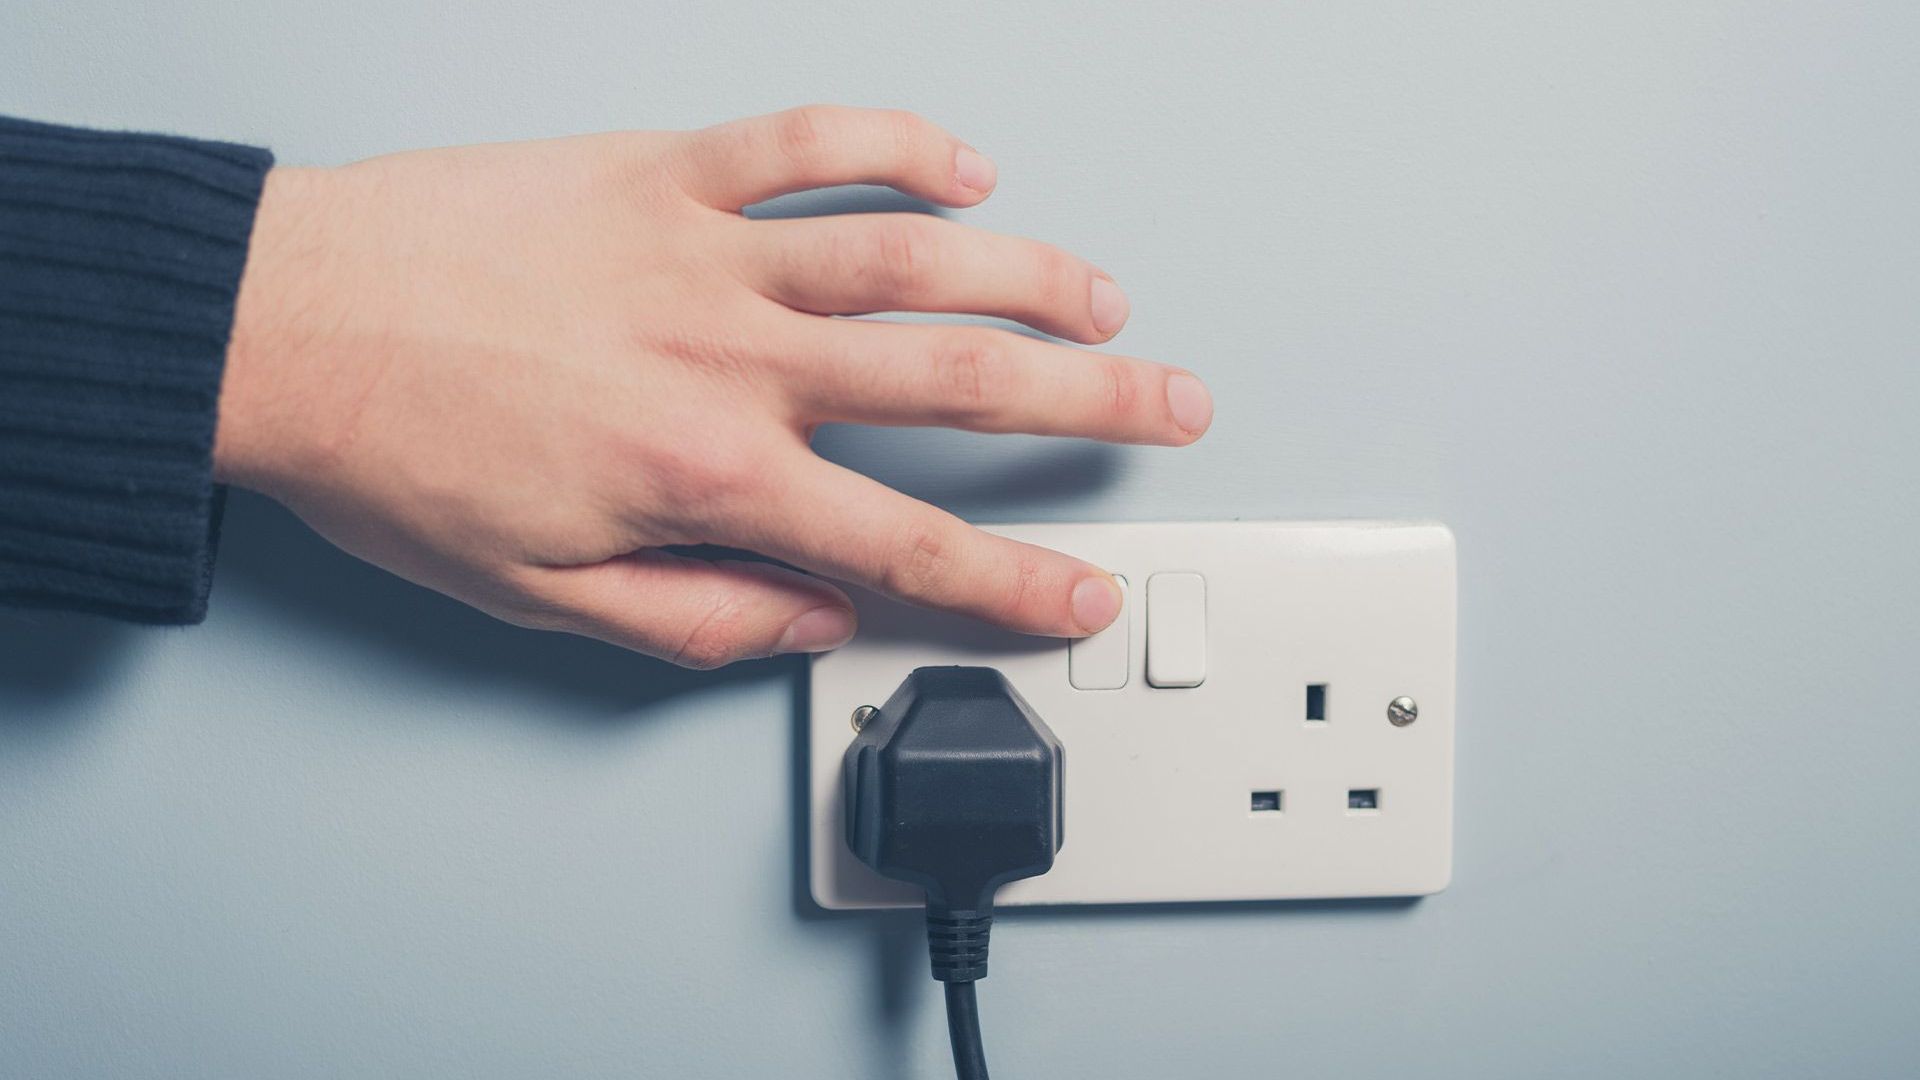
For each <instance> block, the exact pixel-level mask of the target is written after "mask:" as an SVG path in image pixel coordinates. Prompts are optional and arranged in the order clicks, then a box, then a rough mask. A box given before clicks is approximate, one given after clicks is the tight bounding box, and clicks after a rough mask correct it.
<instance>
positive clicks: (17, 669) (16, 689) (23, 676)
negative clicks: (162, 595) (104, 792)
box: [0, 610, 163, 729]
mask: <svg viewBox="0 0 1920 1080" xmlns="http://www.w3.org/2000/svg"><path fill="white" fill-rule="evenodd" d="M160 632H163V631H157V630H154V629H151V628H148V627H139V626H129V625H127V624H125V623H117V622H114V621H112V620H110V619H106V618H102V617H99V616H95V615H76V614H70V613H67V612H38V611H4V610H0V724H5V725H7V726H8V727H9V728H11V729H19V728H21V727H25V726H32V725H35V724H42V723H48V722H51V721H53V720H55V719H57V718H59V717H61V716H63V715H66V714H70V713H72V712H73V711H74V710H75V709H77V708H80V707H83V706H84V704H85V702H86V701H87V700H88V699H89V698H90V697H91V696H92V695H94V694H96V693H99V692H101V691H103V690H105V689H106V688H108V687H110V686H111V685H112V683H113V676H114V674H115V673H116V672H118V671H119V670H120V669H121V668H122V667H123V666H124V665H125V663H126V661H127V660H128V658H129V657H130V656H131V655H132V653H133V652H134V645H135V642H136V641H137V640H138V639H139V638H140V637H141V635H143V634H152V633H160Z"/></svg>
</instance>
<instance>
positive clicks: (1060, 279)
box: [1032, 245, 1087, 311]
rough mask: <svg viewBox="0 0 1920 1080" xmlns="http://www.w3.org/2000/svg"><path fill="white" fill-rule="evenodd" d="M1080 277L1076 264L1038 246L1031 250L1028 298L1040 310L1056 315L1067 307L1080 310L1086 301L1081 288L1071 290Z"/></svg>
mask: <svg viewBox="0 0 1920 1080" xmlns="http://www.w3.org/2000/svg"><path fill="white" fill-rule="evenodd" d="M1084 277H1085V275H1084V274H1083V273H1082V272H1081V269H1080V260H1078V259H1075V258H1074V257H1073V256H1071V255H1068V254H1067V253H1066V252H1064V251H1061V250H1060V249H1059V248H1053V247H1047V246H1045V245H1040V246H1039V247H1037V248H1036V249H1035V251H1034V255H1033V297H1032V298H1033V301H1034V302H1035V303H1036V304H1038V305H1039V306H1040V308H1041V309H1042V310H1046V311H1060V310H1064V309H1066V308H1067V307H1068V306H1069V305H1073V306H1074V307H1076V309H1079V310H1084V307H1085V304H1086V299H1087V297H1086V290H1085V287H1084V286H1082V287H1081V288H1078V289H1076V288H1075V287H1074V286H1075V283H1076V282H1078V281H1082V280H1084Z"/></svg>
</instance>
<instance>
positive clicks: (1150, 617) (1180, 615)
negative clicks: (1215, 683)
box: [1147, 570, 1207, 689]
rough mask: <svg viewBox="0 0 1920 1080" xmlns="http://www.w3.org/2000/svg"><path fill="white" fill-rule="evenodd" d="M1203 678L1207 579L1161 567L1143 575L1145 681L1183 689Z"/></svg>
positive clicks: (1205, 667)
mask: <svg viewBox="0 0 1920 1080" xmlns="http://www.w3.org/2000/svg"><path fill="white" fill-rule="evenodd" d="M1206 681H1207V579H1206V578H1205V577H1203V576H1201V575H1199V574H1195V573H1190V572H1188V571H1184V570H1179V571H1162V572H1160V573H1157V574H1155V575H1153V576H1152V577H1150V578H1148V579H1147V685H1149V686H1157V687H1160V688H1162V689H1186V688H1189V687H1194V686H1199V685H1200V684H1201V683H1203V682H1206Z"/></svg>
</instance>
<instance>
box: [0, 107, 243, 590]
mask: <svg viewBox="0 0 1920 1080" xmlns="http://www.w3.org/2000/svg"><path fill="white" fill-rule="evenodd" d="M272 164H273V156H272V155H271V154H269V153H268V152H267V151H265V150H260V149H255V148H253V147H246V146H234V145H229V144H225V143H210V142H198V141H195V140H192V139H181V138H174V137H171V136H161V135H137V134H123V133H117V132H100V131H86V130H81V129H77V128H65V127H54V126H51V125H47V124H36V123H29V122H26V121H21V120H12V119H8V118H6V117H0V603H4V604H14V605H26V606H34V607H48V608H66V609H70V610H80V611H93V612H100V613H104V614H107V615H112V616H116V617H118V618H123V619H132V620H136V621H139V622H149V623H192V622H198V621H200V620H201V619H202V618H204V617H205V615H206V607H207V589H208V587H209V585H210V584H211V581H212V572H213V553H214V542H215V540H216V538H217V537H218V533H219V524H220V507H221V502H222V500H223V496H224V494H225V492H224V489H222V488H220V487H218V486H216V485H215V484H214V482H213V431H214V410H215V406H216V405H217V404H218V399H219V391H220V375H221V371H222V370H223V368H224V366H225V363H226V351H227V338H228V335H229V333H230V332H231V330H232V327H233V306H234V297H235V294H236V293H237V292H238V290H239V287H240V272H241V270H242V269H243V268H244V266H245V264H246V257H247V239H248V236H249V234H250V233H251V232H252V229H253V216H254V210H255V207H256V206H257V205H258V203H259V200H260V189H261V185H262V184H263V183H264V182H265V179H266V174H267V169H268V168H269V167H270V166H271V165H272Z"/></svg>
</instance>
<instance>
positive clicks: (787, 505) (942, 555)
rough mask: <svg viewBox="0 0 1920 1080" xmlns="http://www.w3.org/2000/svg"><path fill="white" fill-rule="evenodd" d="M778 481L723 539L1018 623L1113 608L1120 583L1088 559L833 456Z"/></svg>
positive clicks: (1070, 620)
mask: <svg viewBox="0 0 1920 1080" xmlns="http://www.w3.org/2000/svg"><path fill="white" fill-rule="evenodd" d="M782 481H783V482H780V483H777V484H773V485H769V486H770V487H772V488H773V489H774V490H773V493H772V494H771V495H769V496H768V497H767V498H765V499H760V500H755V502H754V506H755V510H754V517H753V519H752V520H748V521H742V522H737V523H735V531H737V532H740V533H743V534H744V535H741V536H739V537H737V538H730V539H737V540H738V541H739V542H741V543H743V544H745V546H747V547H750V548H752V549H753V550H755V551H758V552H761V553H762V554H765V555H771V556H773V557H774V558H777V559H782V560H785V561H787V562H790V563H793V564H795V565H798V566H802V567H805V568H807V569H809V570H813V571H816V572H819V573H822V574H826V575H828V576H830V577H836V578H839V579H841V580H843V581H850V582H852V583H854V584H856V585H861V586H864V587H866V588H869V589H873V590H874V591H876V592H881V593H885V594H886V595H888V596H891V597H894V598H895V599H899V600H905V601H907V602H908V603H913V604H919V605H921V606H923V607H931V608H938V609H940V610H942V611H951V612H955V613H957V614H961V615H968V616H972V617H973V618H977V619H983V620H985V621H987V622H989V623H992V624H994V625H996V626H1001V627H1005V628H1006V629H1008V630H1015V631H1019V632H1020V633H1025V634H1045V635H1049V636H1052V637H1084V636H1086V635H1087V634H1092V633H1096V632H1098V631H1100V630H1103V629H1105V628H1106V626H1107V624H1108V623H1111V622H1112V621H1113V620H1114V617H1115V616H1117V615H1118V614H1119V613H1120V604H1121V595H1120V586H1119V584H1118V583H1117V582H1115V581H1114V580H1113V575H1111V574H1109V573H1107V572H1106V571H1104V570H1101V569H1100V568H1099V567H1096V566H1093V565H1092V564H1090V563H1086V562H1082V561H1081V560H1079V559H1076V558H1074V557H1072V556H1070V555H1063V554H1061V553H1060V552H1058V551H1051V550H1049V549H1047V548H1043V547H1036V546H1035V545H1033V544H1023V543H1020V542H1019V541H1016V540H1009V539H1007V538H1005V537H1002V536H995V535H993V534H992V533H989V532H985V531H983V530H981V529H979V528H976V527H974V526H972V525H969V524H967V523H966V522H964V521H962V520H960V519H959V518H957V517H955V516H954V515H952V514H950V513H947V512H946V511H945V510H941V509H939V508H937V507H934V506H930V505H928V504H927V503H923V502H921V501H919V500H918V499H914V498H911V497H909V496H906V495H902V494H901V493H899V492H897V491H895V490H893V489H892V488H889V487H887V486H886V485H884V484H881V483H879V482H878V481H875V480H873V479H870V478H869V477H865V476H862V475H860V474H859V473H856V472H854V471H852V470H850V469H847V468H845V467H843V466H840V465H836V464H834V463H833V462H830V461H826V460H824V459H821V458H817V457H810V458H808V459H807V460H806V461H805V462H804V463H803V464H801V465H800V466H798V467H797V468H796V471H795V473H794V474H793V475H790V476H786V477H783V478H782Z"/></svg>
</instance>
